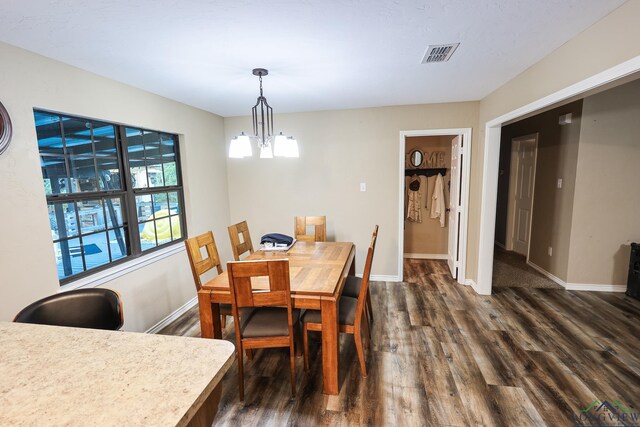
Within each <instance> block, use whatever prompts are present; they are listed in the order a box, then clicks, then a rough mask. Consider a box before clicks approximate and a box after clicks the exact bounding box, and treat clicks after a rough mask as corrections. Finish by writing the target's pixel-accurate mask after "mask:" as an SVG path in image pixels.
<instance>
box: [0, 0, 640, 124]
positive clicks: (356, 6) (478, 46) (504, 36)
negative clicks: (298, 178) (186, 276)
mask: <svg viewBox="0 0 640 427" xmlns="http://www.w3.org/2000/svg"><path fill="white" fill-rule="evenodd" d="M631 1H633V0H631ZM623 3H624V0H393V1H390V0H389V1H379V0H272V1H265V0H262V1H260V0H222V1H214V0H102V1H93V0H90V1H89V0H1V1H0V40H2V41H4V42H6V43H9V44H12V45H16V46H19V47H22V48H25V49H28V50H31V51H34V52H37V53H40V54H42V55H45V56H47V57H50V58H54V59H57V60H60V61H62V62H65V63H68V64H72V65H75V66H77V67H80V68H82V69H85V70H89V71H92V72H95V73H97V74H100V75H103V76H106V77H110V78H112V79H115V80H118V81H121V82H124V83H128V84H130V85H133V86H136V87H139V88H143V89H146V90H148V91H150V92H154V93H157V94H160V95H163V96H166V97H168V98H171V99H175V100H178V101H181V102H184V103H186V104H190V105H193V106H196V107H200V108H203V109H205V110H208V111H211V112H214V113H217V114H220V115H222V116H236V115H247V114H250V108H251V106H253V103H255V98H256V97H257V94H258V79H257V77H254V76H253V75H252V74H251V70H252V69H253V68H255V67H264V68H268V69H269V71H270V74H269V76H267V77H265V78H264V94H265V96H266V97H267V99H268V100H269V103H270V104H271V106H272V107H274V110H275V112H276V113H281V112H294V111H314V110H326V109H342V108H358V107H374V106H385V105H403V104H422V103H435V102H449V101H468V100H478V99H481V98H483V97H484V96H486V95H487V94H489V93H491V92H492V91H493V90H494V89H496V88H497V87H499V86H500V85H502V84H503V83H505V82H506V81H508V80H510V79H511V78H513V77H515V76H516V75H517V74H519V73H520V72H522V71H524V70H525V69H526V68H528V67H529V66H531V65H532V64H534V63H536V62H537V61H538V60H540V59H541V58H543V57H544V56H545V55H547V54H548V53H550V52H551V51H553V50H554V49H556V48H558V47H559V46H561V45H562V44H563V43H565V42H566V41H567V40H569V39H571V38H572V37H574V36H575V35H576V34H578V33H579V32H581V31H583V30H584V29H586V28H588V27H589V26H590V25H592V24H593V23H595V22H597V21H598V20H600V19H601V18H602V17H604V16H605V15H607V14H608V13H610V12H611V11H613V10H614V9H616V8H617V7H619V6H620V5H621V4H623ZM453 42H460V47H458V49H457V51H456V52H455V53H454V55H453V57H452V58H451V60H450V61H449V62H446V63H438V64H430V65H422V64H420V61H421V59H422V57H423V55H424V53H425V51H426V47H427V45H430V44H444V43H453ZM602 48H604V47H602ZM597 50H598V47H597V46H594V54H597ZM1 62H2V59H1V58H0V63H1Z"/></svg>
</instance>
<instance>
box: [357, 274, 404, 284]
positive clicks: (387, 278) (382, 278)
mask: <svg viewBox="0 0 640 427" xmlns="http://www.w3.org/2000/svg"><path fill="white" fill-rule="evenodd" d="M356 277H360V278H362V273H359V274H356ZM369 280H371V281H374V282H399V281H400V279H399V278H398V276H391V275H386V274H372V275H370V276H369Z"/></svg>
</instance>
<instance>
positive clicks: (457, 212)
mask: <svg viewBox="0 0 640 427" xmlns="http://www.w3.org/2000/svg"><path fill="white" fill-rule="evenodd" d="M421 141H422V144H424V145H423V146H421V145H420V143H421ZM429 141H431V143H432V145H430V144H429ZM436 141H438V142H436ZM443 141H446V146H447V147H446V149H443V146H442V144H443ZM434 143H435V144H436V145H433V144H434ZM438 144H439V145H438ZM470 146H471V129H470V128H462V129H433V130H422V131H402V132H400V156H399V157H400V162H399V165H400V174H399V175H400V176H399V193H400V197H399V230H398V278H399V280H400V281H402V279H403V261H404V258H405V254H406V255H407V256H408V257H418V258H423V259H424V258H427V259H443V260H447V265H448V267H449V271H450V272H451V275H452V276H453V277H454V278H455V279H456V280H457V281H458V283H461V284H465V272H466V251H465V248H466V242H467V222H468V209H467V205H468V198H469V172H470V161H469V153H470V152H471V150H470ZM438 147H439V148H438ZM434 153H435V154H434ZM438 174H440V175H441V176H442V185H443V195H444V202H445V203H444V205H442V206H436V207H437V208H441V209H440V210H439V209H432V207H433V205H432V203H433V201H434V200H436V202H437V203H440V202H441V201H442V200H437V197H436V199H433V195H434V188H435V186H436V182H437V176H438ZM445 176H446V178H447V179H446V181H445V180H444V177H445ZM409 181H414V187H417V190H414V191H418V192H419V191H420V187H422V192H421V194H420V195H419V198H420V202H419V203H420V204H421V206H420V209H419V212H418V211H414V215H413V216H414V218H413V220H411V221H407V215H408V212H407V210H408V203H406V202H407V200H406V199H407V197H408V194H407V190H406V188H407V186H408V185H409V184H410V183H411V182H409ZM416 196H418V195H417V194H413V197H414V203H416V199H417V197H416ZM427 207H428V208H427ZM432 213H433V214H434V215H433V216H434V218H431V216H432ZM418 215H421V216H422V222H420V221H417V216H418ZM425 222H426V224H425ZM423 224H424V225H423ZM443 224H444V225H443ZM425 226H427V227H428V228H431V234H429V232H428V231H427V232H426V234H425V230H424V229H425V228H427V227H425ZM407 229H409V232H411V234H410V235H407V236H405V231H406V230H407ZM420 230H422V231H420ZM416 231H417V234H414V233H413V232H416ZM420 233H422V234H420ZM425 239H431V241H426V242H425V241H424V240H425Z"/></svg>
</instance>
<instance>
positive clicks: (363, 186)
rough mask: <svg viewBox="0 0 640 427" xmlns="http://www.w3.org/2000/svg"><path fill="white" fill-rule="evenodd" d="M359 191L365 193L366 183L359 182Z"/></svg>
mask: <svg viewBox="0 0 640 427" xmlns="http://www.w3.org/2000/svg"><path fill="white" fill-rule="evenodd" d="M360 191H367V183H366V182H361V183H360Z"/></svg>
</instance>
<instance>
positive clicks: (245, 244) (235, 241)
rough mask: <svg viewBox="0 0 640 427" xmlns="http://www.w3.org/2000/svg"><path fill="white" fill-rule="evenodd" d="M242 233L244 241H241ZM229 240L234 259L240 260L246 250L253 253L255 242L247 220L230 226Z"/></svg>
mask: <svg viewBox="0 0 640 427" xmlns="http://www.w3.org/2000/svg"><path fill="white" fill-rule="evenodd" d="M240 235H242V240H243V241H242V242H241V241H240ZM229 240H231V249H232V250H233V259H235V260H236V261H240V256H241V255H242V254H244V253H245V252H247V251H248V252H249V253H250V254H252V253H253V243H252V242H251V235H250V234H249V226H248V225H247V221H242V222H239V223H237V224H233V225H230V226H229Z"/></svg>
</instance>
